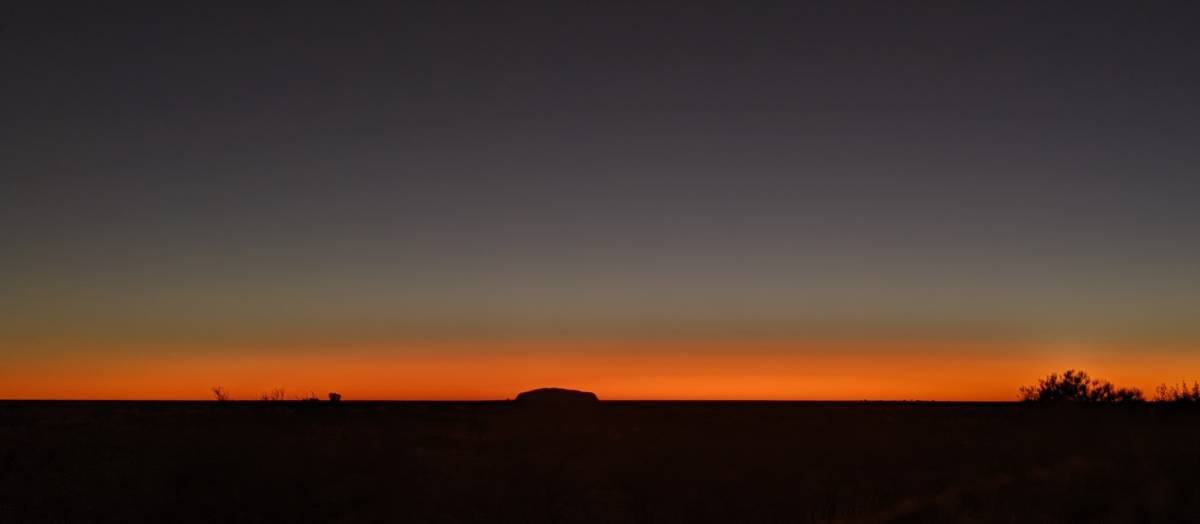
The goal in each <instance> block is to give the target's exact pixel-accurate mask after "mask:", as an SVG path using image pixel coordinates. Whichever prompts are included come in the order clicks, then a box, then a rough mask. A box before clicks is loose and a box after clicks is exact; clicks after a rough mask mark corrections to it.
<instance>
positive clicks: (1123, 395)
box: [1020, 369, 1145, 403]
mask: <svg viewBox="0 0 1200 524" xmlns="http://www.w3.org/2000/svg"><path fill="white" fill-rule="evenodd" d="M1020 391H1021V400H1024V401H1027V402H1121V403H1129V402H1142V401H1143V400H1145V398H1144V397H1143V396H1142V391H1141V390H1139V389H1137V388H1117V387H1116V386H1113V385H1112V383H1111V382H1109V381H1107V380H1099V379H1093V378H1092V377H1090V376H1088V374H1087V372H1084V371H1076V370H1074V369H1068V370H1067V371H1065V372H1063V374H1062V375H1059V374H1058V373H1051V374H1049V375H1048V376H1046V378H1044V379H1040V380H1038V383H1037V384H1035V385H1033V386H1022V387H1021V389H1020Z"/></svg>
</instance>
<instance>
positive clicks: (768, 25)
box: [0, 2, 1200, 400]
mask: <svg viewBox="0 0 1200 524" xmlns="http://www.w3.org/2000/svg"><path fill="white" fill-rule="evenodd" d="M291 4H293V3H284V4H280V5H276V6H269V7H256V8H245V7H240V8H230V9H226V8H218V7H209V6H201V5H187V6H176V5H161V6H145V5H136V6H133V5H130V6H122V5H119V4H116V5H113V4H108V3H106V4H104V5H87V6H72V7H67V6H38V7H29V6H19V7H13V6H6V7H3V8H0V41H2V42H3V46H0V78H2V79H3V80H0V114H2V116H3V118H2V120H3V122H4V125H3V126H0V398H155V399H158V398H162V399H191V398H207V397H209V396H210V392H209V388H210V387H211V386H215V385H222V386H224V387H226V388H227V389H229V390H230V391H231V392H232V393H233V396H234V397H235V398H255V397H257V395H258V394H259V393H260V392H263V391H267V390H269V389H272V388H275V387H283V388H286V389H288V390H289V391H295V392H298V393H299V392H308V391H314V392H317V393H318V394H323V393H324V392H325V391H339V392H341V393H342V394H343V395H345V396H346V398H348V399H354V398H358V399H364V398H372V399H502V398H509V397H512V396H515V394H516V393H517V392H519V391H521V390H524V389H530V388H532V387H539V386H564V387H579V388H584V389H590V390H592V391H595V392H597V394H598V395H599V396H600V397H601V398H624V399H639V398H642V399H671V398H678V399H694V398H718V399H719V398H728V399H754V398H760V399H853V400H857V399H864V398H869V399H939V400H952V399H961V400H1010V399H1014V398H1015V397H1016V391H1017V387H1018V386H1020V385H1022V384H1028V383H1031V382H1033V381H1035V380H1036V379H1037V378H1038V377H1040V376H1043V375H1045V374H1047V373H1049V372H1051V371H1061V370H1062V369H1066V368H1072V367H1073V368H1084V369H1086V370H1088V371H1089V372H1091V373H1092V374H1094V375H1100V376H1103V377H1105V378H1109V379H1112V380H1113V381H1114V382H1117V383H1118V385H1131V386H1138V387H1142V388H1143V389H1147V390H1148V391H1149V390H1152V389H1153V386H1154V385H1155V384H1158V383H1159V382H1175V381H1178V380H1189V381H1190V380H1194V379H1200V269H1197V268H1200V245H1198V242H1197V238H1200V206H1198V205H1197V203H1198V201H1200V174H1198V173H1197V166H1198V165H1200V129H1198V128H1197V122H1200V103H1198V102H1197V96H1196V93H1200V63H1198V61H1197V58H1196V57H1197V56H1200V36H1198V35H1197V33H1196V31H1195V27H1196V25H1197V23H1198V22H1200V9H1197V8H1196V7H1194V6H1192V5H1190V4H1189V3H1169V2H1148V3H1142V2H1115V3H1107V2H1080V3H1071V2H1028V3H1026V2H992V3H980V4H983V5H963V4H964V3H962V2H912V3H901V2H866V3H860V2H830V3H821V2H811V3H810V2H799V3H798V2H762V3H750V2H728V3H720V2H630V3H625V2H549V3H541V4H535V3H519V4H508V3H500V2H480V3H477V4H470V3H468V4H459V5H450V3H447V2H383V3H379V4H359V5H353V6H349V5H347V6H341V5H339V6H336V7H334V6H313V7H308V6H298V5H291ZM750 4H753V5H750Z"/></svg>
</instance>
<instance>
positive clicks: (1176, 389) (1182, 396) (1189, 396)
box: [1154, 382, 1200, 404]
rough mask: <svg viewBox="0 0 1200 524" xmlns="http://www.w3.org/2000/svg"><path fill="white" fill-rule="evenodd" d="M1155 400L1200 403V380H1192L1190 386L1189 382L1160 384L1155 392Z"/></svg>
mask: <svg viewBox="0 0 1200 524" xmlns="http://www.w3.org/2000/svg"><path fill="white" fill-rule="evenodd" d="M1154 401H1155V402H1175V403H1180V404H1185V403H1200V382H1192V387H1191V388H1188V385H1187V382H1180V383H1179V384H1178V385H1175V384H1171V385H1169V386H1168V385H1166V384H1159V386H1158V388H1156V391H1155V393H1154Z"/></svg>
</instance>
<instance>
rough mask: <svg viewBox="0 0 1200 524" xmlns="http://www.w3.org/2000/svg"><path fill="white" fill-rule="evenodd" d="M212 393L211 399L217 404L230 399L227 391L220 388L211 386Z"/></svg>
mask: <svg viewBox="0 0 1200 524" xmlns="http://www.w3.org/2000/svg"><path fill="white" fill-rule="evenodd" d="M212 393H213V398H215V399H216V400H217V402H226V401H228V400H230V399H231V397H230V396H229V390H227V389H225V388H223V387H221V386H213V388H212Z"/></svg>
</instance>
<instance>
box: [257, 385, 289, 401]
mask: <svg viewBox="0 0 1200 524" xmlns="http://www.w3.org/2000/svg"><path fill="white" fill-rule="evenodd" d="M258 399H259V400H263V401H271V402H279V401H283V400H287V393H286V392H285V391H284V390H283V388H275V389H272V390H271V391H268V392H266V393H263V394H262V395H260V396H259V397H258Z"/></svg>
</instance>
